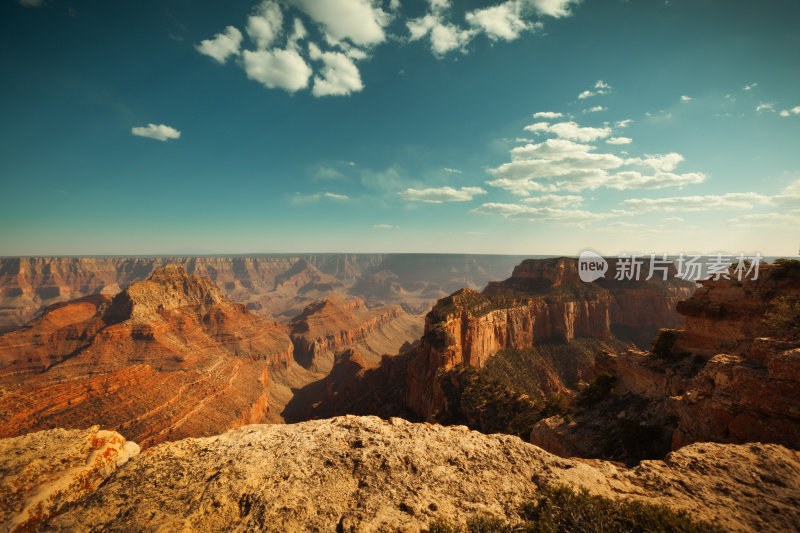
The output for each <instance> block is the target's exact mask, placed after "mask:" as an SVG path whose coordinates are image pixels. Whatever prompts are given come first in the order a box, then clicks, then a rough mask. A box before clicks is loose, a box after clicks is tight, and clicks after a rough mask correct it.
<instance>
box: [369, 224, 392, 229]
mask: <svg viewBox="0 0 800 533" xmlns="http://www.w3.org/2000/svg"><path fill="white" fill-rule="evenodd" d="M372 227H373V228H375V229H395V227H396V226H391V225H389V224H373V225H372Z"/></svg>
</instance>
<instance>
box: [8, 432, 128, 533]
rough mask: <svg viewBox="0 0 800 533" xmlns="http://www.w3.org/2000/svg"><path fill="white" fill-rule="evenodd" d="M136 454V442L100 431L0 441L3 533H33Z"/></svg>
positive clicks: (48, 433)
mask: <svg viewBox="0 0 800 533" xmlns="http://www.w3.org/2000/svg"><path fill="white" fill-rule="evenodd" d="M138 454H139V446H138V445H137V444H136V443H135V442H131V441H126V440H125V439H124V438H123V437H122V436H121V435H119V434H118V433H115V432H113V431H105V430H101V429H99V428H98V427H97V426H94V427H91V428H89V429H86V430H65V429H52V430H50V431H40V432H37V433H29V434H28V435H24V436H21V437H16V438H13V439H0V523H1V524H2V526H0V529H2V530H3V531H30V530H31V529H32V528H33V527H35V526H36V525H38V524H39V523H40V522H43V521H46V520H47V519H48V518H49V517H50V516H51V515H53V514H56V513H57V512H58V511H60V510H61V509H62V508H63V507H65V506H66V505H67V504H69V503H72V502H74V501H77V500H79V499H80V498H82V497H83V496H85V495H87V494H90V493H92V492H94V491H95V490H97V487H99V486H100V484H101V483H103V481H105V480H106V478H107V477H108V476H109V475H111V474H112V473H113V472H114V471H115V470H116V469H117V468H119V467H120V466H122V465H124V464H125V463H126V462H127V461H128V459H130V458H131V457H135V456H136V455H138Z"/></svg>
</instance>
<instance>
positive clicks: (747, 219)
mask: <svg viewBox="0 0 800 533" xmlns="http://www.w3.org/2000/svg"><path fill="white" fill-rule="evenodd" d="M728 224H729V225H731V226H734V227H738V228H787V229H789V228H791V229H795V228H797V227H798V226H800V214H793V213H759V214H751V215H739V216H737V217H734V218H730V219H728Z"/></svg>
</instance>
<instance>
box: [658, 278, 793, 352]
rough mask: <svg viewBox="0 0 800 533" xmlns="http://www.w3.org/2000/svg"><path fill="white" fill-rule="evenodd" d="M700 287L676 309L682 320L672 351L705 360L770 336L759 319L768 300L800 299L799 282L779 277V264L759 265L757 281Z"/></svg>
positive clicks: (705, 283) (707, 283) (708, 282)
mask: <svg viewBox="0 0 800 533" xmlns="http://www.w3.org/2000/svg"><path fill="white" fill-rule="evenodd" d="M700 285H701V287H700V288H698V289H697V291H696V292H695V293H694V295H693V296H692V298H690V299H687V300H685V301H683V302H680V304H678V306H677V310H678V313H680V314H681V315H683V317H684V320H683V333H682V334H681V335H680V336H679V337H678V338H677V340H676V342H675V350H676V351H683V352H688V353H691V354H700V355H704V356H706V357H710V356H712V355H716V354H718V353H728V354H733V355H743V354H745V353H747V351H748V350H749V348H750V343H751V342H752V340H753V339H755V338H759V337H764V336H767V335H768V334H769V331H768V330H767V327H766V326H765V325H764V323H763V322H762V318H763V317H764V312H765V310H766V309H767V306H768V304H769V303H770V301H771V300H772V299H773V298H775V297H776V296H784V297H789V298H793V299H797V298H800V280H798V279H796V278H794V277H792V276H783V275H781V268H780V267H779V266H778V265H769V264H767V265H761V267H760V271H759V276H758V279H756V280H753V279H744V280H743V281H738V280H736V279H730V280H726V279H720V280H716V281H714V280H705V281H701V282H700ZM665 327H667V326H665Z"/></svg>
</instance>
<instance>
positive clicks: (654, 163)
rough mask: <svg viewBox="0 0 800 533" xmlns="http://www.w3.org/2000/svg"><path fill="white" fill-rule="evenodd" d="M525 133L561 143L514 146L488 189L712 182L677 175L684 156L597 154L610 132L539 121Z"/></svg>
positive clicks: (520, 191)
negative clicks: (594, 142)
mask: <svg viewBox="0 0 800 533" xmlns="http://www.w3.org/2000/svg"><path fill="white" fill-rule="evenodd" d="M598 83H599V82H598ZM603 85H605V84H603ZM601 88H604V87H601ZM525 129H526V130H528V131H532V132H534V133H537V134H542V133H555V134H556V135H557V137H558V138H555V139H547V140H544V141H542V142H541V143H538V144H537V143H530V142H529V143H528V144H526V145H524V146H515V147H513V148H512V149H511V150H510V156H511V161H510V162H508V163H503V164H501V165H500V166H498V167H496V168H491V169H489V170H488V171H487V172H488V173H489V174H490V175H491V176H492V178H493V179H491V180H489V181H487V182H486V183H487V184H488V185H491V186H492V187H499V188H501V189H505V190H507V191H509V192H511V193H513V194H517V195H520V196H528V195H529V194H531V193H552V192H558V191H569V192H580V191H582V190H584V189H591V190H593V189H597V188H598V187H606V188H611V189H618V190H629V189H660V188H664V187H683V186H685V185H690V184H696V183H701V182H703V181H705V180H706V175H705V174H703V173H701V172H689V173H681V174H679V173H673V172H672V171H673V170H674V169H675V168H676V167H677V166H678V164H680V163H681V162H683V160H684V159H683V156H682V155H680V154H678V153H674V152H672V153H668V154H656V155H645V156H643V157H634V158H628V159H623V158H622V157H620V156H618V155H615V154H612V153H599V152H596V147H595V146H592V145H589V144H586V143H587V142H590V141H592V140H597V139H600V138H604V137H607V136H608V135H609V134H610V133H611V128H610V127H603V128H589V127H582V126H580V125H579V124H577V123H575V122H563V123H558V124H552V125H551V124H550V123H548V122H538V123H535V124H531V125H529V126H526V127H525ZM522 141H525V140H524V139H522ZM576 141H581V142H576ZM607 142H608V143H610V144H615V145H621V144H629V143H630V142H631V139H630V138H628V137H612V138H611V139H609V140H608V141H607ZM626 166H638V167H647V168H648V169H652V171H651V172H650V173H643V172H640V171H637V170H632V169H627V168H622V167H626ZM612 171H614V172H612Z"/></svg>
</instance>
